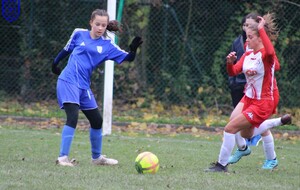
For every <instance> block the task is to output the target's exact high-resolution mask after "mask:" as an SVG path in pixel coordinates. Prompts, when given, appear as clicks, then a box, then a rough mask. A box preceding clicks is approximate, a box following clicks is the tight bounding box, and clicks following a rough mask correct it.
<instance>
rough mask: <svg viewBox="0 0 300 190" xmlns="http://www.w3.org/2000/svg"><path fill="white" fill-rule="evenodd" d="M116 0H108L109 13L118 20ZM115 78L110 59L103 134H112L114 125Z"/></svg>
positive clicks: (106, 77) (105, 78)
mask: <svg viewBox="0 0 300 190" xmlns="http://www.w3.org/2000/svg"><path fill="white" fill-rule="evenodd" d="M116 7H117V2H116V0H109V1H107V13H108V15H109V18H110V20H116ZM108 35H109V37H110V38H111V39H112V40H113V41H114V40H115V35H114V34H113V33H111V32H108ZM113 80H114V62H113V61H111V60H109V61H106V62H105V70H104V95H103V125H102V127H103V131H102V135H110V134H111V127H112V107H113Z"/></svg>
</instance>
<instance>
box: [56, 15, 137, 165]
mask: <svg viewBox="0 0 300 190" xmlns="http://www.w3.org/2000/svg"><path fill="white" fill-rule="evenodd" d="M90 26H91V30H87V29H75V30H74V31H73V33H72V35H71V37H70V39H69V41H68V43H67V44H66V46H65V47H64V48H63V49H62V50H61V51H60V52H59V54H58V55H57V57H56V58H55V60H54V62H53V64H52V72H53V73H55V74H57V75H59V77H58V81H57V98H58V103H59V106H60V108H61V109H64V110H65V112H66V116H67V121H66V124H65V125H64V127H63V130H62V137H61V145H60V153H59V157H58V159H57V164H59V165H63V166H74V163H73V162H72V161H70V160H69V158H68V156H69V153H70V149H71V144H72V140H73V137H74V134H75V129H76V125H77V121H78V114H79V109H80V110H82V112H83V113H84V115H85V116H86V117H87V119H88V120H89V122H90V125H91V128H90V142H91V152H92V163H93V164H95V165H116V164H118V161H117V160H115V159H111V158H107V157H105V156H103V155H102V116H101V115H100V112H99V110H98V105H97V102H96V100H95V97H94V95H93V92H92V91H91V89H90V77H91V74H92V72H93V70H94V69H95V68H97V66H98V65H100V64H101V63H102V62H104V61H106V60H113V61H115V62H117V63H119V64H120V63H122V62H124V61H133V60H134V58H135V54H136V50H137V48H138V47H139V46H140V45H141V44H142V39H141V38H140V37H135V38H134V39H133V41H132V43H131V44H130V46H129V48H130V51H129V52H126V51H124V50H121V49H120V48H119V47H118V46H117V45H116V44H114V43H113V42H112V41H111V39H110V38H108V37H107V33H106V30H109V31H120V28H119V27H118V26H119V25H118V22H117V21H109V15H108V14H107V12H106V11H105V10H100V9H96V10H95V11H93V12H92V15H91V19H90ZM68 55H70V57H69V60H68V64H67V66H66V67H65V68H64V69H63V70H62V71H61V70H60V68H59V67H58V66H57V65H58V63H59V61H60V60H62V59H63V58H65V57H66V56H68Z"/></svg>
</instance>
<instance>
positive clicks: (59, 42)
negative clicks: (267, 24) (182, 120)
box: [0, 0, 300, 111]
mask: <svg viewBox="0 0 300 190" xmlns="http://www.w3.org/2000/svg"><path fill="white" fill-rule="evenodd" d="M5 2H10V1H5V0H2V17H1V18H0V26H1V30H0V41H1V46H0V48H1V49H0V63H1V64H0V101H2V102H3V101H10V100H18V101H19V102H23V103H25V104H26V103H31V102H41V101H51V100H56V90H55V88H56V79H57V76H55V75H54V74H52V73H51V63H52V60H53V58H54V57H55V56H56V55H57V53H58V52H59V51H60V50H61V49H62V48H63V47H64V45H65V44H66V42H67V41H68V39H69V37H70V35H71V33H72V31H73V30H74V28H89V24H88V23H89V19H90V14H91V12H92V11H93V10H94V9H96V8H102V9H106V7H107V4H106V3H107V2H106V1H104V0H72V1H70V0H53V1H47V0H26V1H21V2H20V5H21V6H20V15H19V17H17V19H13V18H14V17H13V15H5V14H4V11H5V8H6V7H5V6H6V4H5ZM17 2H18V1H16V2H15V3H17ZM118 6H119V4H118ZM121 8H122V7H121ZM14 11H15V12H14V14H15V15H18V9H17V8H16V9H14ZM250 12H258V13H260V14H265V13H267V12H274V13H276V17H277V23H278V26H279V28H280V36H279V39H278V41H277V42H276V44H275V48H276V53H277V55H278V58H279V60H280V63H281V71H280V72H277V73H276V77H277V80H278V86H279V89H280V95H281V99H280V103H279V109H283V108H288V109H294V108H299V107H300V100H299V98H300V90H299V88H300V75H299V72H300V64H299V60H300V5H299V3H298V4H297V3H296V1H283V0H264V1H257V2H256V1H253V2H252V1H236V0H227V1H218V0H207V1H199V0H187V1H183V0H165V1H162V0H128V1H125V4H124V7H123V8H122V21H121V23H122V24H123V29H124V32H123V33H121V34H118V43H119V46H120V47H121V48H123V49H125V50H128V45H129V43H130V41H131V40H132V38H133V37H134V36H136V35H139V36H142V38H143V40H144V43H143V44H142V47H141V48H140V49H139V51H138V54H137V57H136V60H135V61H134V62H131V63H124V64H122V65H120V66H119V65H118V66H116V68H115V76H114V103H115V104H120V105H124V104H138V103H139V104H142V105H143V106H144V107H147V106H149V102H153V101H156V102H160V103H161V104H163V105H164V106H166V107H168V106H170V105H184V106H188V107H198V108H200V111H201V110H202V111H205V110H206V109H207V108H210V107H215V106H218V107H219V108H225V109H228V108H231V99H230V94H229V91H228V84H227V73H226V69H225V68H226V67H225V57H226V55H227V54H228V52H229V49H230V46H231V43H232V41H233V40H234V38H235V37H237V36H238V35H239V34H240V33H241V24H240V22H241V19H242V17H243V16H245V15H246V14H248V13H250ZM11 14H13V13H11ZM66 62H67V59H65V60H64V63H61V64H60V66H61V67H63V66H64V65H65V64H66ZM103 70H104V68H103V66H100V67H99V68H98V69H97V71H95V73H94V74H93V79H92V81H93V83H92V88H93V89H94V92H95V95H96V97H97V99H98V101H99V104H100V105H101V104H102V103H101V102H102V96H103Z"/></svg>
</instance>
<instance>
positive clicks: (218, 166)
mask: <svg viewBox="0 0 300 190" xmlns="http://www.w3.org/2000/svg"><path fill="white" fill-rule="evenodd" d="M205 172H228V169H227V165H226V166H223V165H221V164H220V163H219V162H215V163H212V164H211V167H209V168H208V169H206V170H205Z"/></svg>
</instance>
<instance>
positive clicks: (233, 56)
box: [226, 51, 237, 64]
mask: <svg viewBox="0 0 300 190" xmlns="http://www.w3.org/2000/svg"><path fill="white" fill-rule="evenodd" d="M236 59H237V57H236V52H234V51H232V52H230V53H229V54H228V55H227V57H226V60H227V61H226V63H229V64H233V63H234V62H235V60H236Z"/></svg>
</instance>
